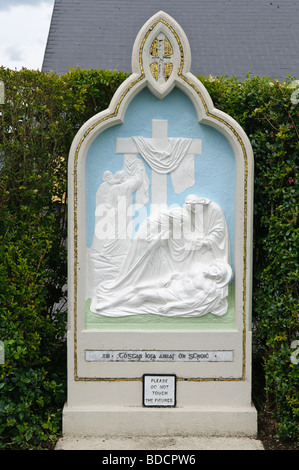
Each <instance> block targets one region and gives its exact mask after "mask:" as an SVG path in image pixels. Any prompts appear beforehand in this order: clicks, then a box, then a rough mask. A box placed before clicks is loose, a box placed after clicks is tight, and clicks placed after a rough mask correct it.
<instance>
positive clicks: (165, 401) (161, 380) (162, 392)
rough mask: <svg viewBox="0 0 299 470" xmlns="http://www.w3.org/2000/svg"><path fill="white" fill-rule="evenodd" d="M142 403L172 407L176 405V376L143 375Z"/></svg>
mask: <svg viewBox="0 0 299 470" xmlns="http://www.w3.org/2000/svg"><path fill="white" fill-rule="evenodd" d="M143 405H144V406H157V407H161V406H173V407H174V406H175V405H176V376H175V375H144V376H143Z"/></svg>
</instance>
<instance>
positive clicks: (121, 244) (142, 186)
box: [86, 155, 149, 297]
mask: <svg viewBox="0 0 299 470" xmlns="http://www.w3.org/2000/svg"><path fill="white" fill-rule="evenodd" d="M148 187H149V182H148V179H147V176H146V173H145V169H144V164H143V162H142V161H141V160H140V159H139V158H137V157H136V156H135V155H126V157H125V159H124V167H123V170H122V171H118V172H116V173H115V174H112V172H111V171H106V172H104V174H103V183H102V184H101V185H100V186H99V189H98V191H97V194H96V210H95V231H94V237H93V243H92V247H91V248H90V249H89V250H87V283H86V286H87V295H88V296H91V297H92V296H94V294H95V288H96V286H97V285H98V284H99V282H101V281H103V280H105V279H107V278H108V279H109V278H114V277H115V276H116V275H117V274H118V272H119V269H120V268H121V266H122V264H123V262H124V259H125V256H126V255H127V252H128V250H129V246H130V238H129V237H128V233H127V232H128V231H127V227H128V225H129V224H130V215H129V214H128V208H129V207H131V206H132V194H133V193H135V194H136V204H138V206H139V207H141V206H142V205H144V204H146V203H147V202H148V199H149V196H148Z"/></svg>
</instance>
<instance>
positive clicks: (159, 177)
mask: <svg viewBox="0 0 299 470" xmlns="http://www.w3.org/2000/svg"><path fill="white" fill-rule="evenodd" d="M116 153H121V154H124V155H125V160H126V155H134V154H135V155H136V156H137V154H140V155H141V156H142V157H143V159H144V160H145V161H146V162H147V163H148V165H149V166H150V167H151V169H152V179H151V204H152V205H153V206H154V205H155V204H156V205H165V206H167V174H168V173H170V174H171V181H172V184H173V188H174V192H175V193H177V194H179V193H181V192H183V191H184V190H185V189H188V188H190V187H192V186H193V185H194V183H195V170H194V156H195V155H199V154H201V140H200V139H189V138H169V137H168V121H166V120H163V121H162V120H155V119H153V121H152V138H144V137H131V138H118V139H117V140H116Z"/></svg>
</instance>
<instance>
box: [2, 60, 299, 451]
mask: <svg viewBox="0 0 299 470" xmlns="http://www.w3.org/2000/svg"><path fill="white" fill-rule="evenodd" d="M126 77H127V75H126V74H125V73H122V72H110V71H104V70H100V71H95V70H89V71H84V70H77V69H76V70H72V71H71V72H69V73H68V74H66V75H63V76H61V77H58V76H57V75H55V74H44V73H41V72H38V71H29V70H26V69H23V70H22V71H19V72H17V71H11V70H8V69H4V68H0V80H2V81H3V82H4V84H5V104H2V105H0V168H1V171H0V257H1V265H0V286H1V287H0V309H1V310H0V340H2V341H3V342H4V344H5V364H4V365H0V448H1V447H2V448H23V449H35V448H51V446H52V445H53V443H54V442H55V440H56V439H57V436H58V435H59V433H60V432H61V409H62V406H63V403H64V400H65V391H66V352H65V330H66V291H65V285H66V246H65V238H66V217H67V211H66V206H67V205H66V200H65V197H66V171H67V156H68V152H69V148H70V144H71V142H72V139H73V137H74V135H75V133H76V131H77V130H78V128H79V127H80V126H81V125H82V124H83V123H84V122H85V121H86V120H87V119H88V118H90V117H91V116H93V115H94V114H95V113H97V112H99V111H101V110H103V109H106V108H107V107H108V105H109V102H110V100H111V97H112V96H113V93H114V92H115V90H116V89H117V88H118V86H119V85H120V84H121V83H122V82H123V80H124V79H125V78H126ZM199 78H200V80H201V81H202V82H203V84H204V85H205V86H206V88H207V89H208V91H209V93H210V94H211V97H212V99H213V101H214V104H215V106H216V107H218V108H220V109H221V110H222V111H225V112H227V113H228V114H230V115H231V116H232V117H234V118H235V119H236V120H237V121H238V122H239V123H240V125H241V126H242V127H243V128H244V130H245V132H246V133H247V134H248V135H249V137H250V139H251V142H252V146H253V150H254V154H255V213H254V289H253V318H254V357H255V360H254V367H253V377H254V384H255V385H254V397H255V401H256V403H257V405H258V408H259V409H260V410H263V409H267V410H270V411H272V412H273V413H274V416H275V420H276V425H277V435H278V436H279V437H282V438H288V439H292V440H296V439H297V438H298V414H299V406H298V402H299V397H298V376H299V373H298V370H299V369H298V367H299V366H298V364H296V362H297V361H294V360H293V361H292V360H291V355H292V353H294V350H292V342H293V341H294V340H295V339H296V332H297V334H298V288H297V285H298V281H297V279H298V259H297V258H298V255H297V251H298V250H297V245H298V171H297V170H298V155H299V104H298V105H297V104H296V102H294V100H291V95H292V93H293V92H294V89H292V88H291V87H290V84H291V83H292V82H293V80H292V79H291V78H289V79H288V80H286V81H285V82H278V81H276V80H275V81H273V80H271V79H270V78H258V77H248V78H247V80H245V81H243V82H239V81H238V80H236V79H235V78H227V77H222V78H215V77H207V78H205V77H199ZM292 101H293V102H292ZM293 357H294V354H293Z"/></svg>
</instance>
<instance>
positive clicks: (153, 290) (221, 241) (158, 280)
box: [90, 195, 232, 317]
mask: <svg viewBox="0 0 299 470" xmlns="http://www.w3.org/2000/svg"><path fill="white" fill-rule="evenodd" d="M231 275H232V272H231V268H230V265H229V242H228V231H227V226H226V222H225V218H224V215H223V213H222V210H221V208H220V206H219V205H218V204H216V203H215V202H213V201H210V200H208V199H205V198H200V197H198V196H196V195H190V196H188V197H187V198H186V200H185V206H184V207H183V208H182V207H178V208H175V209H170V210H163V211H159V212H157V213H155V214H154V215H152V216H150V217H148V218H147V219H146V220H145V221H144V222H143V224H141V227H140V229H139V231H138V232H137V235H136V237H135V239H134V240H133V242H132V244H131V245H130V248H129V250H128V253H127V255H126V257H125V259H124V263H123V265H122V266H121V268H120V271H119V273H118V275H117V276H116V278H115V279H112V280H111V279H110V280H108V281H105V282H101V283H100V284H99V285H98V286H97V289H96V295H95V297H94V298H93V300H92V303H91V307H90V308H91V311H93V312H94V313H99V314H101V315H107V316H126V315H138V314H147V313H154V314H158V315H165V316H187V317H192V316H200V315H204V314H206V313H209V312H210V313H213V314H215V315H223V314H225V313H226V311H227V300H226V297H227V295H228V283H229V281H230V279H231ZM105 279H107V276H105Z"/></svg>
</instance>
